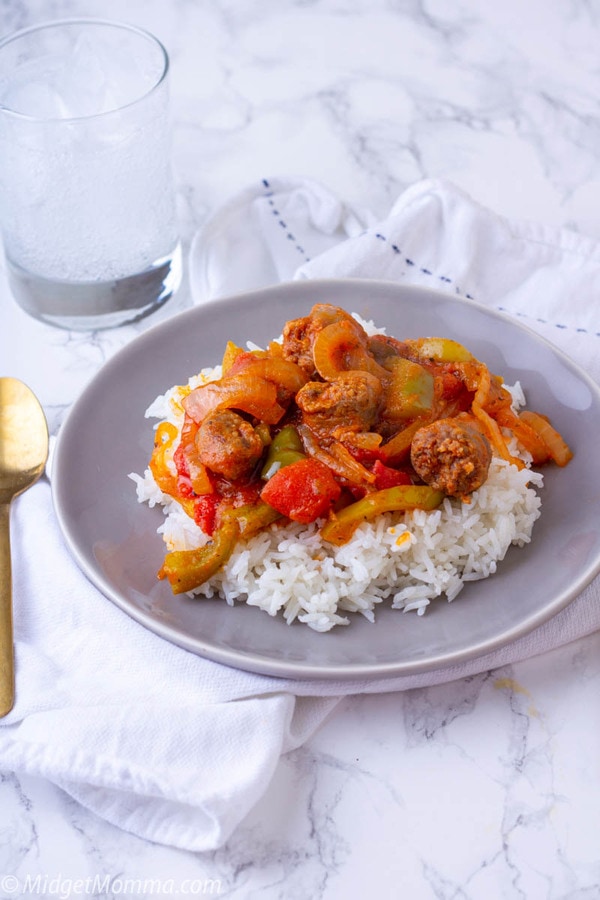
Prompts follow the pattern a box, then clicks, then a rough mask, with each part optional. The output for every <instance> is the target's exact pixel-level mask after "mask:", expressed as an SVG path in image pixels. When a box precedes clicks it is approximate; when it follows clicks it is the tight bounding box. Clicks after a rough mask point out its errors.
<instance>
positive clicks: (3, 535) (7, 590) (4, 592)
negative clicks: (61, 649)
mask: <svg viewBox="0 0 600 900" xmlns="http://www.w3.org/2000/svg"><path fill="white" fill-rule="evenodd" d="M14 702H15V660H14V649H13V621H12V571H11V563H10V504H9V503H0V718H1V717H2V716H5V715H7V713H9V712H10V711H11V709H12V707H13V703H14Z"/></svg>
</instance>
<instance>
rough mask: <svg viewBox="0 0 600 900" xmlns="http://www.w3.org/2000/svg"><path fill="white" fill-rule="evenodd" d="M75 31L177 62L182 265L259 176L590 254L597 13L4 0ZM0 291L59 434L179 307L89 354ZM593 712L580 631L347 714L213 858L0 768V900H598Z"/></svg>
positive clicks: (592, 673) (577, 1) (540, 2)
mask: <svg viewBox="0 0 600 900" xmlns="http://www.w3.org/2000/svg"><path fill="white" fill-rule="evenodd" d="M78 14H84V15H93V16H98V17H102V18H109V17H113V18H120V19H126V20H128V21H130V22H134V23H136V24H139V25H142V26H144V27H146V28H148V29H149V30H151V31H153V32H154V33H155V34H156V35H157V36H158V37H160V38H161V39H162V41H163V42H164V44H165V45H166V47H167V49H168V50H169V53H170V56H171V63H172V70H171V75H172V103H173V120H174V121H173V129H174V131H173V135H174V148H173V156H174V166H175V172H176V178H177V183H178V196H179V211H180V219H181V227H182V233H183V239H184V248H185V249H187V248H189V244H190V241H191V238H192V236H193V235H194V233H195V232H196V231H197V229H198V228H199V227H201V226H202V224H203V223H204V222H205V221H206V220H207V218H208V217H209V216H210V215H211V214H212V213H213V212H214V211H215V210H217V209H218V208H219V207H220V206H221V205H222V204H223V203H225V202H226V201H227V200H228V199H229V198H230V197H231V196H232V195H234V194H235V193H236V192H238V191H239V190H241V189H243V188H245V187H246V186H247V185H248V184H251V183H254V182H256V181H257V180H258V179H260V178H262V177H265V176H275V175H282V176H283V175H295V176H306V177H310V178H313V179H316V180H318V181H320V182H322V183H324V184H326V185H327V186H328V187H330V188H331V189H332V190H333V191H335V192H336V193H337V194H338V195H339V196H340V197H342V198H344V199H346V200H348V201H349V202H351V203H353V204H356V205H358V206H362V207H367V208H369V209H371V210H372V211H373V212H374V213H375V214H377V215H384V214H385V213H386V212H387V211H388V210H389V208H390V206H391V204H392V203H393V201H394V200H395V199H396V197H397V196H398V195H399V194H400V193H401V191H402V190H403V189H404V188H406V187H407V186H408V185H410V184H412V183H413V182H415V181H418V180H419V179H421V178H424V177H444V178H447V179H450V180H451V181H453V182H454V183H456V184H457V185H459V186H460V187H462V188H464V189H465V190H466V191H467V192H468V193H470V194H471V196H473V197H474V198H476V199H477V200H479V201H480V202H482V203H483V204H485V205H488V206H490V207H491V208H493V209H495V210H496V211H497V212H499V213H501V214H504V215H506V216H511V217H518V218H524V219H529V220H534V221H537V222H541V223H547V224H551V225H556V226H565V227H567V228H570V229H572V230H574V231H576V232H579V233H581V234H585V235H588V236H590V237H592V238H600V213H599V212H598V210H599V209H600V154H599V153H598V147H599V145H600V124H599V123H600V63H599V58H600V57H599V52H598V48H599V47H600V8H599V7H598V6H597V5H596V4H594V3H593V2H588V0H531V2H529V3H527V4H524V3H521V2H518V0H504V2H503V3H492V2H487V3H482V2H480V0H461V2H458V3H450V2H444V0H401V2H393V0H313V2H305V0H247V2H236V0H214V2H208V0H199V2H194V3H192V2H188V0H127V3H126V4H123V3H122V2H118V0H89V2H77V0H6V2H5V3H3V4H2V5H1V7H0V34H2V35H5V34H7V33H9V32H10V31H12V30H14V29H16V28H19V27H23V26H26V25H29V24H34V23H36V22H40V21H44V20H47V19H50V18H53V17H65V16H71V15H78ZM2 293H3V296H2V298H1V311H0V362H1V367H2V374H11V375H14V376H15V377H19V378H22V379H23V380H24V381H26V382H27V383H28V384H30V385H31V387H32V388H33V389H34V390H35V391H36V392H37V393H38V396H39V397H40V399H41V400H42V402H43V404H44V408H45V410H46V414H47V417H48V420H49V424H50V429H51V431H52V432H53V433H55V432H56V431H57V430H58V429H59V427H60V424H61V422H62V420H63V418H64V415H65V413H66V411H67V410H68V408H69V406H70V404H71V403H72V401H73V400H74V399H75V398H76V397H77V396H78V394H79V392H80V391H81V389H82V388H83V386H84V385H85V384H86V382H87V381H88V380H89V378H90V377H91V376H92V375H93V374H94V373H95V372H96V371H97V370H98V369H99V368H100V366H102V364H103V363H104V362H105V361H106V360H107V359H108V358H109V357H110V356H111V354H112V353H114V352H115V351H116V350H117V349H119V347H121V346H123V344H124V343H126V342H127V341H128V340H131V338H132V337H133V336H135V334H137V333H138V332H139V331H142V330H143V329H144V328H146V327H148V326H149V325H151V324H153V323H154V322H155V321H157V320H158V318H159V317H160V316H163V317H164V316H166V315H170V314H172V313H173V312H175V311H177V310H179V309H182V308H185V307H186V306H187V305H189V303H190V298H189V289H188V285H187V282H186V280H185V279H184V284H183V286H182V289H181V290H180V292H179V294H178V296H177V297H176V298H175V299H173V300H172V301H170V303H169V304H167V306H166V307H165V309H164V310H163V311H161V312H160V313H157V314H156V315H155V316H154V317H151V318H150V319H148V320H146V321H145V322H143V323H141V324H138V325H136V326H128V327H126V328H122V329H118V330H115V331H111V332H98V333H94V334H93V335H92V336H90V335H89V334H84V333H81V334H76V333H69V332H64V331H60V330H57V329H52V328H50V327H47V326H45V325H42V324H40V323H38V322H35V321H33V320H32V319H29V318H28V317H27V316H26V315H24V314H23V313H22V312H21V311H20V310H19V309H18V308H17V307H16V305H15V304H14V302H13V301H12V300H11V299H10V298H9V296H8V294H7V291H6V288H5V287H4V286H3V291H2ZM15 335H17V336H18V337H17V338H16V339H15ZM9 336H10V339H9ZM599 694H600V633H596V634H593V635H591V636H589V637H587V638H585V639H582V640H579V641H577V642H575V643H572V644H568V645H567V646H564V647H562V648H560V649H558V650H554V651H553V652H551V653H547V654H545V655H542V656H539V657H536V658H534V659H531V660H528V661H525V662H521V663H518V664H515V665H513V666H511V667H505V668H503V669H501V670H497V671H493V672H486V673H483V674H480V675H477V676H472V677H469V678H467V679H465V680H461V681H455V682H452V683H449V684H445V685H441V686H437V687H431V688H423V689H418V690H411V691H406V692H403V693H396V694H389V695H378V696H362V697H358V698H354V697H351V698H347V699H346V700H344V701H343V702H342V703H341V704H340V705H339V706H338V707H337V708H336V710H335V712H334V713H333V714H332V715H331V717H330V718H329V720H328V721H327V722H326V723H325V724H324V725H323V726H322V727H321V728H320V730H319V731H318V732H317V733H316V735H315V736H314V737H313V738H312V739H311V740H310V741H309V742H308V743H307V744H305V745H304V746H303V747H301V748H299V749H297V750H295V751H293V752H291V753H289V754H288V755H286V756H284V757H283V758H282V759H281V762H280V764H279V766H278V768H277V770H276V772H275V774H274V777H273V780H272V782H271V784H270V785H269V787H268V789H267V791H266V793H265V794H264V796H263V798H262V799H261V801H260V802H259V804H258V806H257V807H256V808H255V809H254V810H253V812H252V813H251V814H250V815H249V816H248V817H247V819H246V820H245V821H244V822H243V823H242V824H241V826H240V827H239V828H238V829H237V831H236V832H235V833H234V834H233V836H232V837H231V838H230V840H229V841H228V842H227V844H226V845H225V846H223V847H222V848H220V849H218V850H215V851H213V852H210V853H197V854H195V853H187V852H183V851H179V850H176V849H172V848H169V847H164V846H158V845H155V844H151V843H148V842H145V841H143V840H140V839H139V838H137V837H134V836H132V835H130V834H128V833H125V832H123V831H121V830H119V829H117V828H115V827H113V826H111V825H109V824H107V823H106V822H104V821H102V820H100V819H99V818H97V817H96V816H95V815H93V814H92V813H90V812H88V811H87V810H86V809H85V808H83V807H82V806H80V805H79V804H78V803H76V802H75V801H74V800H72V799H71V798H70V797H69V796H68V795H67V794H65V793H63V792H62V791H60V790H59V789H57V788H55V787H54V786H52V785H51V784H50V783H48V782H45V781H43V780H38V779H35V778H31V777H19V776H17V775H15V774H14V773H11V772H3V773H1V774H0V898H1V900H4V898H7V897H14V896H25V895H26V896H63V897H70V896H76V895H78V894H79V895H86V894H87V895H89V896H96V897H113V896H127V897H135V896H150V888H149V887H148V883H149V880H151V882H152V884H151V889H152V894H153V895H154V896H172V895H176V894H178V895H180V896H181V895H186V894H187V895H212V896H223V897H225V896H227V897H231V898H236V900H238V898H239V900H250V898H259V897H260V898H261V900H263V898H264V900H275V898H284V900H288V898H290V900H291V898H308V897H310V898H314V900H316V898H324V900H346V898H354V897H362V896H371V897H377V898H379V900H387V898H390V900H391V898H397V897H407V898H410V900H430V898H431V900H433V898H437V900H440V898H443V900H450V898H455V900H480V898H481V900H496V898H498V900H500V898H502V900H513V898H515V900H516V898H523V900H575V898H584V897H585V898H590V900H591V898H593V897H599V898H600V849H599V845H598V832H599V827H600V806H599V804H598V796H599V790H600V763H599V760H600V707H599V704H598V696H599ZM3 873H6V876H10V877H8V879H7V878H6V877H5V878H4V880H3V879H2V877H1V876H2V875H3ZM37 876H39V878H38V880H37V881H36V880H35V878H37ZM28 878H29V882H27V879H28ZM14 879H16V881H15V880H14ZM32 879H33V880H32ZM78 879H79V880H80V882H78V881H77V880H78ZM90 879H92V880H90ZM94 879H95V880H94ZM144 880H146V882H147V886H146V889H145V893H144V888H143V882H144ZM26 883H28V884H29V891H30V893H29V894H24V893H23V890H22V886H23V885H24V884H26ZM77 885H79V886H77Z"/></svg>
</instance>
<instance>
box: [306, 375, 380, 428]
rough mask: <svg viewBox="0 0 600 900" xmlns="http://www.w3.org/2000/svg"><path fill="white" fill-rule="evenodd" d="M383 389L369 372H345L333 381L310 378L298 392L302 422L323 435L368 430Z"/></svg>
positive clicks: (375, 413) (375, 414) (373, 419)
mask: <svg viewBox="0 0 600 900" xmlns="http://www.w3.org/2000/svg"><path fill="white" fill-rule="evenodd" d="M382 393H383V388H382V386H381V382H380V380H379V379H378V378H377V377H376V376H375V375H371V374H370V373H369V372H362V371H359V370H351V371H348V372H343V373H342V374H341V375H340V376H339V377H338V378H336V379H335V380H334V381H309V382H308V384H305V385H304V387H303V388H302V389H301V390H300V391H298V393H297V394H296V403H297V405H298V406H299V408H300V409H301V410H302V421H303V422H304V423H305V424H306V425H308V426H309V428H310V429H311V430H312V431H314V432H315V433H317V434H319V435H322V436H323V437H324V438H327V437H333V438H338V437H339V436H340V435H341V434H342V433H344V432H346V433H347V432H356V431H368V430H369V428H370V427H371V425H372V424H373V423H374V422H375V420H376V418H377V413H378V411H379V406H380V403H381V397H382Z"/></svg>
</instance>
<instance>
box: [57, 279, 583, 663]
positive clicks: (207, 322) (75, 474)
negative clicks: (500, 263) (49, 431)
mask: <svg viewBox="0 0 600 900" xmlns="http://www.w3.org/2000/svg"><path fill="white" fill-rule="evenodd" d="M316 302H328V303H333V304H336V305H338V306H342V307H345V308H346V309H347V310H350V311H356V312H358V313H360V314H361V315H362V316H364V317H365V318H368V319H374V321H375V322H376V323H377V324H379V325H385V326H386V328H387V331H388V334H393V335H395V336H397V337H420V336H427V335H441V336H446V337H452V338H455V339H456V340H458V341H461V342H462V343H464V344H465V345H466V346H467V347H468V348H469V349H470V350H471V351H472V352H474V353H475V355H476V356H478V357H479V358H480V359H482V360H483V361H484V362H486V363H487V364H488V366H489V367H490V369H491V370H492V371H493V372H495V373H497V374H500V375H502V376H503V377H504V378H505V379H506V380H507V382H508V383H512V382H514V381H516V380H520V381H521V384H522V386H523V388H524V389H525V391H526V395H527V401H528V406H529V408H531V409H536V410H538V411H540V412H544V413H546V414H547V415H549V416H550V417H551V419H552V422H553V424H554V425H555V427H557V428H558V429H559V430H560V431H561V432H562V433H563V435H564V436H565V438H566V439H567V441H568V442H569V444H570V445H571V446H572V448H573V449H574V451H575V457H574V459H573V461H572V462H571V463H570V464H569V465H568V466H567V467H566V468H565V469H558V468H556V467H548V468H547V469H546V470H545V487H544V490H543V505H542V516H541V518H540V519H539V520H538V521H537V523H536V525H535V527H534V534H533V540H532V542H531V544H530V545H528V546H527V547H525V548H523V549H517V548H511V549H510V550H509V552H508V554H507V556H506V558H505V560H504V561H503V563H502V564H501V565H500V567H499V571H498V572H497V574H495V575H493V576H492V577H490V578H488V579H486V580H485V581H481V582H474V583H471V584H469V585H467V587H465V589H464V590H463V591H462V592H461V594H460V595H459V597H458V598H457V599H456V600H455V601H454V602H453V603H450V604H449V603H447V602H446V601H445V600H444V599H441V600H438V601H436V602H434V603H433V604H432V605H431V606H430V607H429V610H428V612H427V613H426V615H425V616H417V615H415V614H403V613H401V612H398V611H393V610H391V609H388V608H381V609H379V610H378V612H377V621H376V624H374V625H373V624H370V623H368V622H367V621H366V620H364V619H363V618H362V617H360V616H354V617H351V624H350V625H349V626H343V627H339V628H336V629H334V630H333V631H332V632H330V633H328V634H317V633H315V632H314V631H312V630H310V629H309V628H307V627H306V626H302V625H292V626H288V625H286V624H285V623H284V622H283V620H282V619H280V618H271V617H270V616H268V615H267V614H266V613H264V612H262V611H259V610H257V609H255V608H251V607H248V606H246V605H245V604H243V603H240V604H238V605H236V606H235V607H234V608H231V607H229V606H227V604H226V603H225V602H224V601H222V600H191V599H189V598H187V597H185V596H184V597H174V596H173V595H172V594H171V591H170V588H169V586H168V585H167V584H166V582H163V581H160V582H159V581H157V578H156V572H157V570H158V569H159V567H160V565H161V563H162V560H163V555H164V546H163V543H162V540H161V538H160V536H158V535H157V534H156V528H157V527H158V525H159V524H160V522H161V521H162V518H163V516H162V513H161V511H160V510H159V509H154V510H151V509H149V508H147V507H146V506H142V505H140V504H138V503H137V501H136V496H135V487H134V484H133V482H132V481H131V480H130V479H129V478H128V477H127V475H128V473H129V472H143V471H144V469H145V468H146V466H147V463H148V458H149V455H150V452H151V449H152V442H153V425H154V424H155V422H153V421H152V420H147V419H145V418H144V411H145V410H146V408H147V407H148V405H149V404H150V403H151V402H152V400H154V398H155V397H156V396H157V395H158V394H162V393H164V391H165V390H167V389H168V388H169V387H171V386H172V385H174V384H184V383H186V382H187V380H188V378H189V376H190V375H192V374H194V373H195V372H197V371H198V370H199V369H200V368H202V367H204V366H207V365H214V364H216V363H218V362H219V361H220V359H221V355H222V351H223V348H224V346H225V343H226V341H227V340H228V339H230V340H233V341H235V342H236V343H237V344H241V345H244V344H245V342H246V341H247V340H252V341H254V342H255V343H257V344H264V343H266V342H267V341H268V340H269V339H271V338H272V337H275V336H277V335H278V334H280V333H281V330H282V327H283V324H284V322H285V321H286V320H287V319H291V318H296V317H298V316H301V315H305V314H306V313H308V311H309V310H310V308H311V306H312V305H313V304H314V303H316ZM598 448H600V390H599V389H598V387H597V385H596V384H595V383H594V382H593V381H592V380H591V379H590V378H588V376H587V375H586V374H585V373H584V372H582V371H581V370H580V369H578V367H577V366H576V365H575V364H574V363H573V362H572V361H571V360H570V359H568V358H567V357H566V356H564V355H563V354H562V353H561V352H560V351H558V350H557V349H556V348H554V347H553V346H552V345H550V344H549V343H547V342H546V341H544V340H543V339H542V338H540V337H538V336H537V335H536V334H535V333H534V332H532V331H530V330H528V329H526V328H524V327H522V326H520V325H518V324H516V323H515V322H513V321H512V320H510V319H508V318H506V317H504V316H502V315H500V314H497V313H494V312H490V311H487V310H486V309H484V308H482V307H480V306H478V305H476V304H475V303H470V302H467V301H464V300H459V299H456V298H453V297H449V296H447V295H444V294H438V293H433V292H431V291H426V290H422V289H419V288H414V287H408V286H406V287H404V286H398V285H395V284H389V283H386V282H373V281H357V280H346V281H303V282H295V283H292V284H286V285H283V286H279V287H275V288H269V289H267V290H261V291H257V292H254V293H251V294H246V295H243V296H238V297H233V298H229V299H223V300H218V301H216V302H214V303H211V304H208V305H205V306H201V307H197V308H195V309H192V310H189V311H187V312H184V313H181V314H180V315H177V316H175V317H174V318H173V319H170V320H168V321H167V322H164V323H162V324H160V325H157V326H155V327H154V328H152V329H150V330H149V331H147V332H145V333H144V334H142V335H141V336H140V337H139V338H137V339H136V340H134V341H133V342H132V343H131V344H129V345H128V346H126V347H125V348H124V349H123V350H121V351H120V352H119V353H118V354H117V355H116V356H114V357H113V358H112V359H111V361H110V362H109V363H108V364H107V365H106V366H105V367H104V368H103V369H102V370H101V372H100V373H99V374H98V375H97V376H96V378H95V379H94V380H93V381H92V382H91V384H90V385H89V386H88V387H87V388H86V390H85V391H84V392H83V394H82V395H81V397H80V398H79V399H78V401H77V402H76V403H75V405H74V406H73V408H72V410H71V412H70V414H69V416H68V418H67V421H66V422H65V424H64V426H63V428H62V431H61V434H60V438H59V440H58V443H57V448H56V455H55V461H54V467H53V479H52V480H53V495H54V503H55V507H56V511H57V514H58V518H59V521H60V524H61V527H62V529H63V531H64V535H65V537H66V540H67V543H68V545H69V547H70V549H71V551H72V553H73V554H74V556H75V559H76V560H77V562H78V564H79V566H80V567H81V568H82V570H83V571H84V572H85V574H86V575H87V576H88V578H89V579H90V580H91V581H92V582H93V583H94V584H95V585H97V587H98V588H100V590H101V591H102V592H103V593H104V594H105V595H106V596H107V597H108V598H110V599H111V600H112V601H114V602H115V603H116V604H117V605H118V606H119V607H121V609H123V610H125V611H126V612H127V613H129V615H130V616H132V617H133V618H134V619H136V620H137V621H138V622H139V623H140V624H141V625H143V626H145V627H146V628H149V629H151V630H152V631H153V632H155V633H157V634H159V635H161V636H162V637H163V638H166V639H167V640H169V641H172V642H173V643H175V644H178V645H180V646H181V647H185V648H186V649H187V650H190V651H192V652H194V653H197V654H199V655H201V656H204V657H207V658H209V659H212V660H215V661H217V662H221V663H224V664H226V665H229V666H234V667H237V668H240V669H245V670H248V671H253V672H259V673H263V674H268V675H276V676H282V677H290V678H323V679H357V678H359V679H365V678H383V677H387V676H394V675H400V674H403V675H406V674H412V673H417V672H424V671H427V670H430V669H434V668H437V667H440V666H447V665H451V664H455V663H458V662H461V661H464V660H466V659H469V658H472V657H475V656H479V655H482V654H484V653H488V652H490V651H492V650H494V649H496V648H498V647H500V646H502V645H504V644H506V643H508V642H509V641H512V640H514V639H515V638H518V637H521V636H522V635H524V634H526V633H527V632H529V631H531V630H532V629H533V628H535V627H536V626H538V625H541V624H542V623H543V622H545V621H546V620H547V619H549V618H550V617H551V616H553V615H555V614H556V613H557V612H558V611H559V610H561V609H563V608H564V607H565V606H566V605H567V604H568V603H569V602H570V601H571V600H572V599H573V598H574V597H575V596H576V595H577V594H578V593H579V592H580V591H581V590H582V589H583V588H584V587H585V585H586V584H588V583H589V582H590V581H591V579H592V578H593V576H594V575H595V574H596V573H597V572H598V571H599V570H600V516H599V515H598V509H599V508H600V506H599V502H598V501H599V485H600V455H599V453H598Z"/></svg>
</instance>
